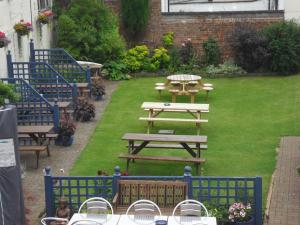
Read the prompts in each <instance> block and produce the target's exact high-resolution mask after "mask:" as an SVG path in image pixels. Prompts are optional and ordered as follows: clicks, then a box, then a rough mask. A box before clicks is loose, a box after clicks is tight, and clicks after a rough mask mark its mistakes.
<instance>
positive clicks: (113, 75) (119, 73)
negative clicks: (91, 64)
mask: <svg viewBox="0 0 300 225" xmlns="http://www.w3.org/2000/svg"><path fill="white" fill-rule="evenodd" d="M102 74H103V75H104V76H105V77H106V78H107V79H109V80H127V79H129V75H128V74H127V67H126V65H125V64H124V63H123V61H122V60H113V61H109V62H106V63H104V64H103V69H102Z"/></svg>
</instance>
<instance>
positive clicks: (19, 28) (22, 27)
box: [14, 20, 33, 36]
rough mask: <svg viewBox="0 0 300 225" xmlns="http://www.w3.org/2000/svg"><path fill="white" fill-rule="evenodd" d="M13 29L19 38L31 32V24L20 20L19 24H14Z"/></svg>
mask: <svg viewBox="0 0 300 225" xmlns="http://www.w3.org/2000/svg"><path fill="white" fill-rule="evenodd" d="M14 29H15V31H16V32H17V34H18V35H19V36H24V35H28V34H29V32H30V31H32V30H33V29H32V24H31V23H30V22H25V21H24V20H20V22H18V23H16V24H15V26H14Z"/></svg>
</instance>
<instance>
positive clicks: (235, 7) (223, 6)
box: [161, 0, 300, 12]
mask: <svg viewBox="0 0 300 225" xmlns="http://www.w3.org/2000/svg"><path fill="white" fill-rule="evenodd" d="M161 1H162V12H167V11H168V0H161ZM279 1H283V0H279ZM286 1H299V3H300V0H286ZM203 2H204V3H201V2H200V1H199V0H195V3H193V2H192V1H189V4H170V12H222V11H225V12H226V11H257V10H269V0H258V1H253V2H251V1H249V2H247V1H246V2H233V1H232V0H228V2H226V0H220V2H218V1H213V2H212V3H209V2H208V1H207V0H204V1H203ZM279 9H281V10H282V9H284V6H283V4H279Z"/></svg>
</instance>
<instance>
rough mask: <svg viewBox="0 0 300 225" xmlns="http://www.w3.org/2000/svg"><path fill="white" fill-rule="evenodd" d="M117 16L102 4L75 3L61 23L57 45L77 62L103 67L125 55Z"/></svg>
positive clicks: (87, 0) (83, 0) (81, 0)
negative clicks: (98, 63)
mask: <svg viewBox="0 0 300 225" xmlns="http://www.w3.org/2000/svg"><path fill="white" fill-rule="evenodd" d="M118 29H119V26H118V22H117V18H116V16H115V15H114V14H113V12H112V11H111V10H110V9H109V8H108V7H107V6H105V4H104V3H102V2H101V1H95V0H73V1H71V4H70V6H69V9H68V10H67V11H66V12H65V13H64V14H63V15H61V16H60V17H59V20H58V45H59V46H60V47H62V48H65V49H66V50H67V51H69V52H70V53H71V54H72V55H73V56H74V57H75V58H76V59H81V60H90V61H95V62H100V63H103V62H105V61H109V60H114V59H116V58H118V57H120V55H122V54H123V53H124V50H125V43H124V41H123V39H122V38H121V36H120V35H119V31H118Z"/></svg>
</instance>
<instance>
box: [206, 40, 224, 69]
mask: <svg viewBox="0 0 300 225" xmlns="http://www.w3.org/2000/svg"><path fill="white" fill-rule="evenodd" d="M202 47H203V50H204V62H205V64H206V65H218V64H219V61H220V48H219V45H218V42H217V41H216V40H215V39H213V38H209V39H207V40H206V41H204V42H203V44H202Z"/></svg>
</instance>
